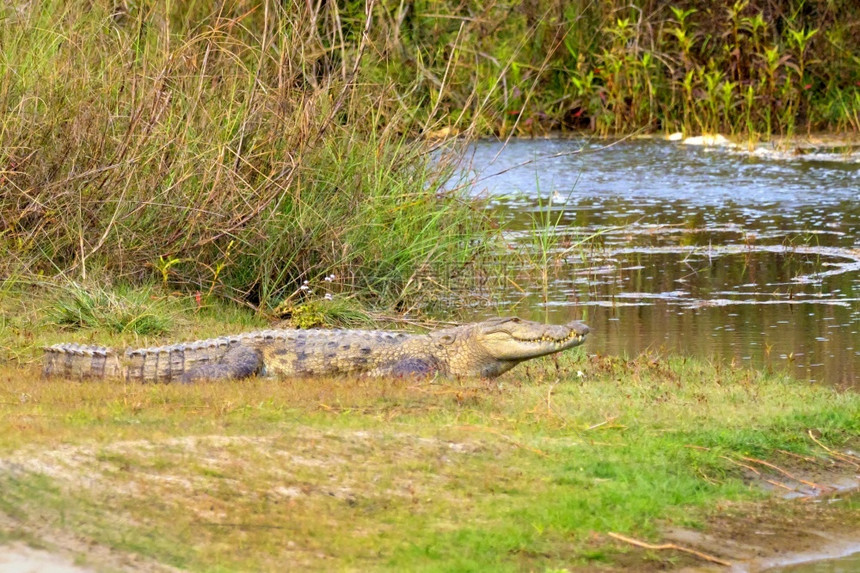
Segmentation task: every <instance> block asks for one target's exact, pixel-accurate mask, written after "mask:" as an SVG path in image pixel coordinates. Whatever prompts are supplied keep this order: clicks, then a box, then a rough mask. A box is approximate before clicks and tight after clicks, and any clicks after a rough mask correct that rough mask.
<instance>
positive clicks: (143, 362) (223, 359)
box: [43, 318, 588, 383]
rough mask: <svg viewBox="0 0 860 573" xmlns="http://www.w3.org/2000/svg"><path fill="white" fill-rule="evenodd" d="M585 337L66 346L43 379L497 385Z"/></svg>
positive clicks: (354, 335)
mask: <svg viewBox="0 0 860 573" xmlns="http://www.w3.org/2000/svg"><path fill="white" fill-rule="evenodd" d="M587 334H588V327H587V326H585V325H584V324H582V323H580V322H571V323H569V324H566V325H548V324H541V323H538V322H532V321H528V320H521V319H519V318H493V319H490V320H485V321H483V322H476V323H472V324H464V325H462V326H456V327H451V328H445V329H441V330H436V331H432V332H430V333H427V334H409V333H405V332H391V331H380V330H324V329H308V330H294V329H284V330H261V331H257V332H248V333H245V334H237V335H233V336H222V337H219V338H210V339H207V340H198V341H196V342H188V343H181V344H173V345H170V346H155V347H150V348H136V349H128V350H125V351H124V352H118V351H116V350H114V349H111V348H107V347H103V346H91V345H80V344H73V343H64V344H56V345H54V346H49V347H47V348H45V349H44V350H45V359H44V367H43V374H44V375H45V376H59V377H65V378H117V379H124V380H136V381H144V382H171V381H179V382H185V383H187V382H195V381H200V380H240V379H243V378H248V377H250V376H276V377H283V378H297V377H311V376H336V375H342V374H346V375H355V376H394V377H402V376H435V375H440V376H445V377H455V378H458V377H480V378H494V377H496V376H498V375H500V374H502V373H504V372H507V371H508V370H510V369H511V368H513V367H514V366H516V365H517V364H519V363H520V362H523V361H524V360H529V359H530V358H535V357H538V356H544V355H546V354H552V353H554V352H560V351H562V350H566V349H568V348H573V347H574V346H578V345H580V344H582V343H583V342H584V341H585V337H586V335H587Z"/></svg>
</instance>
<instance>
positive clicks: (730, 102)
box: [0, 0, 860, 571]
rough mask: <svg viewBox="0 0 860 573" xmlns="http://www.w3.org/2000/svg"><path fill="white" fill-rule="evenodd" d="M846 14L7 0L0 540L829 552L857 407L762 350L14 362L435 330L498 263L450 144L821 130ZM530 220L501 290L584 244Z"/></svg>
mask: <svg viewBox="0 0 860 573" xmlns="http://www.w3.org/2000/svg"><path fill="white" fill-rule="evenodd" d="M858 22H860V6H858V5H857V4H856V3H855V2H849V1H847V0H836V1H834V0H788V1H785V2H772V1H768V2H764V1H759V0H738V1H735V2H726V1H718V2H710V3H702V2H692V1H678V2H673V3H665V2H658V1H657V0H638V1H636V2H633V3H630V2H621V1H616V0H612V1H609V2H591V1H586V0H581V1H572V2H560V1H556V0H528V1H525V2H444V1H443V2H421V1H417V0H415V1H409V0H404V1H398V2H392V1H387V0H386V1H373V0H370V1H367V2H270V1H266V0H263V1H253V2H252V1H242V0H236V1H227V2H219V3H214V4H213V3H205V2H187V3H185V2H127V1H118V2H106V1H100V0H86V1H85V0H66V1H59V0H47V1H45V2H7V3H4V4H3V5H2V6H0V46H2V50H0V52H2V54H0V104H2V105H0V114H2V115H0V118H1V119H0V252H2V253H3V256H2V257H0V281H2V282H0V552H2V551H4V547H8V546H9V545H10V544H20V543H26V544H28V545H31V546H33V547H37V548H42V549H47V550H48V551H50V552H54V553H59V554H63V555H65V556H67V557H68V558H69V559H71V560H74V561H75V562H76V563H77V564H79V565H81V566H82V567H91V568H94V569H96V570H101V569H109V570H141V571H161V570H175V568H180V569H188V570H194V571H198V570H199V571H247V570H273V571H274V570H282V569H283V566H284V564H291V565H293V566H294V567H295V568H296V569H305V570H349V569H353V570H354V569H360V570H427V571H431V570H434V571H435V570H440V571H441V570H445V571H453V570H456V571H469V570H473V571H485V570H488V569H492V570H499V571H505V570H511V571H513V570H534V571H563V570H566V571H600V570H605V571H622V570H634V571H636V570H638V571H652V570H658V569H680V568H683V567H686V566H692V565H696V566H698V565H702V564H708V563H710V564H711V565H714V566H717V567H722V566H723V565H721V564H720V563H726V562H732V563H752V561H750V559H752V557H751V556H750V555H751V554H752V553H755V552H758V554H759V555H760V556H761V555H765V556H776V555H780V554H784V553H785V552H786V551H788V550H802V549H804V548H815V547H819V545H820V539H818V538H816V537H814V536H811V535H809V534H808V531H809V530H810V529H813V528H814V529H816V530H818V531H822V532H825V533H826V534H827V535H828V536H830V537H831V538H833V539H837V538H839V539H842V538H845V539H849V540H850V539H855V540H856V538H857V535H858V532H860V521H858V517H857V516H858V515H860V511H858V504H860V500H858V498H857V497H856V494H855V495H854V496H853V497H852V496H851V495H850V493H849V491H850V490H852V488H853V489H856V487H857V478H856V476H857V474H858V468H860V457H858V453H857V452H858V449H860V441H858V435H860V434H858V433H860V397H858V395H857V394H856V393H852V392H840V391H838V390H837V389H835V388H832V387H829V386H827V385H826V384H809V383H801V382H799V381H797V380H794V379H792V378H790V377H788V376H786V375H784V374H782V373H780V372H778V371H755V370H750V369H744V368H734V367H730V366H729V365H725V364H719V363H709V362H708V361H705V360H695V359H689V358H685V357H680V356H672V355H665V354H661V353H654V354H644V355H642V356H638V357H630V358H627V357H612V356H600V355H596V354H594V353H588V347H587V342H586V343H585V345H583V346H582V347H579V348H576V349H571V350H567V351H565V352H563V353H561V354H554V355H551V356H548V357H543V358H538V359H535V360H533V361H529V362H527V363H525V364H522V365H520V366H519V367H518V368H517V369H516V370H513V371H512V372H509V373H507V374H504V375H503V376H501V377H499V378H498V379H495V380H493V381H486V380H479V379H468V378H464V379H460V380H458V379H442V378H440V379H434V380H420V379H411V378H408V377H407V378H405V379H393V378H389V377H382V378H380V379H376V380H373V381H371V380H362V379H341V378H331V377H317V378H314V379H313V380H312V381H309V380H289V379H258V378H251V379H250V380H246V381H243V382H241V383H236V382H227V383H225V382H220V383H219V382H208V381H204V382H199V383H195V384H187V385H182V384H143V383H137V382H128V381H124V382H123V381H120V382H118V381H116V380H94V381H88V382H81V381H79V380H67V379H56V378H53V379H43V378H41V377H40V376H39V374H38V365H39V364H40V362H41V360H42V350H41V349H42V347H43V346H48V345H52V344H57V343H61V342H73V343H78V344H88V345H104V346H111V347H116V348H124V347H135V348H137V347H148V346H155V345H163V344H169V343H170V344H173V343H181V342H186V341H190V340H195V339H201V338H209V337H213V336H220V335H224V334H236V333H241V332H248V331H252V330H262V329H266V328H270V327H272V324H273V323H275V322H277V321H288V322H289V325H290V326H291V327H297V328H310V327H332V326H334V327H343V326H347V327H363V328H380V325H382V327H384V328H387V329H403V330H409V331H423V328H424V327H426V326H438V327H444V326H450V325H451V324H452V323H458V322H462V321H461V320H460V319H461V318H462V317H460V316H457V315H456V314H455V313H452V312H451V311H450V309H449V308H448V307H447V306H446V303H445V301H447V300H450V299H451V298H452V297H457V296H459V293H458V291H456V289H454V288H453V287H452V285H453V284H457V281H458V280H459V279H462V278H464V277H466V278H468V280H464V282H465V283H468V284H474V282H475V281H480V280H483V278H484V277H492V276H493V273H492V269H489V268H487V266H486V265H488V264H489V263H488V261H491V260H496V259H498V255H499V253H500V252H508V251H510V249H509V248H508V245H507V242H506V241H505V240H504V224H503V223H501V222H500V221H499V220H497V218H496V217H495V216H494V214H493V212H492V210H489V209H487V208H486V207H487V205H486V204H485V202H484V201H483V200H481V199H479V198H476V197H474V196H472V195H471V194H469V193H468V192H467V189H466V187H467V186H466V185H465V184H463V185H460V184H458V179H457V178H458V177H459V176H460V173H461V172H460V171H459V170H458V162H459V161H460V159H461V157H462V154H463V151H464V149H465V146H466V145H467V144H468V142H469V141H472V140H474V138H477V137H501V138H506V137H508V136H535V135H543V134H546V133H549V132H551V131H557V132H564V133H582V134H587V135H588V136H590V137H613V138H614V137H620V136H628V135H633V134H642V133H656V134H662V133H667V134H668V133H674V132H683V133H684V134H686V135H700V134H703V133H723V134H726V135H727V136H729V137H731V138H733V139H734V140H735V141H739V142H758V141H761V140H768V139H769V138H771V137H774V136H782V137H791V136H794V135H798V134H806V133H810V132H821V131H826V132H830V133H838V134H841V135H844V136H846V137H849V138H850V137H851V136H852V135H853V134H856V132H857V131H858V130H860V65H858V64H860V62H858V54H860V45H858V43H860V35H858V34H857V33H856V28H857V24H858ZM526 159H527V158H526ZM541 217H543V218H541ZM554 217H555V215H554V214H553V213H552V212H551V210H550V209H548V208H547V209H545V210H544V211H543V212H542V214H538V215H536V216H535V218H534V221H535V229H534V233H533V237H532V239H533V240H532V243H533V244H534V245H535V246H536V248H535V249H534V251H530V252H528V253H523V254H522V257H524V260H526V261H527V262H528V264H525V265H521V266H522V267H523V268H527V269H531V270H527V271H523V272H524V273H525V274H526V275H528V276H524V277H520V276H517V280H518V281H525V282H528V281H531V280H533V281H534V283H535V284H538V283H541V282H543V283H544V284H546V283H547V281H549V280H550V279H551V273H550V272H548V268H549V265H551V264H554V263H553V262H552V261H551V260H550V257H548V256H547V253H549V251H550V248H551V247H553V246H554V245H556V244H561V243H562V242H563V243H564V244H565V245H569V248H568V247H565V249H566V250H568V251H570V252H574V251H575V250H576V248H579V247H581V248H583V249H585V248H586V247H588V246H591V245H593V244H599V241H600V233H599V232H598V233H597V234H596V235H593V236H586V237H573V238H569V237H564V238H562V237H557V236H556V235H554V234H553V232H552V231H553V229H552V227H553V221H554V220H555V219H554ZM535 253H537V255H535ZM529 273H533V276H531V275H529ZM475 277H478V278H477V279H476V278H475ZM487 280H488V281H492V280H493V279H492V278H490V279H487ZM502 310H504V309H502ZM500 312H501V311H500ZM532 318H533V317H532ZM573 318H581V317H579V316H574V317H571V319H573ZM586 318H587V317H586ZM852 480H853V481H852ZM783 491H784V492H786V493H790V495H791V496H797V497H800V498H802V499H806V500H807V501H806V502H801V503H804V505H801V504H799V503H798V502H788V501H786V500H783V499H782V498H781V497H780V496H778V495H774V492H783ZM822 500H826V501H827V502H828V503H817V501H822ZM761 531H766V532H769V533H768V536H766V539H765V536H764V534H762V536H760V537H761V538H759V537H757V536H758V532H761ZM804 532H806V533H804ZM706 538H708V539H710V540H711V541H710V542H706V541H704V540H705V539H706ZM714 540H716V541H717V542H714ZM722 540H726V541H727V542H726V543H720V541H722ZM731 540H734V542H735V544H734V545H732V544H731V543H728V541H731ZM739 541H745V542H747V543H748V545H747V546H745V547H747V549H749V551H747V553H744V548H743V547H740V546H739V545H738V542H739ZM750 548H751V549H750ZM751 566H752V565H751Z"/></svg>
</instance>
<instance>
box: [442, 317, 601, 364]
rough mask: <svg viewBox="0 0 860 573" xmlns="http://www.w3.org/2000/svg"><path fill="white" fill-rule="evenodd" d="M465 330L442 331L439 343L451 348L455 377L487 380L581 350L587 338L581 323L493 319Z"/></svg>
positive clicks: (450, 354)
mask: <svg viewBox="0 0 860 573" xmlns="http://www.w3.org/2000/svg"><path fill="white" fill-rule="evenodd" d="M466 328H467V330H466V331H465V332H463V331H461V332H454V331H453V330H452V331H448V332H446V331H440V333H439V334H441V335H442V336H441V337H440V339H438V341H439V342H441V343H442V344H447V345H449V349H448V352H447V354H448V361H449V363H450V365H451V370H452V373H453V374H455V375H465V376H481V377H485V378H492V377H494V376H498V375H499V374H502V373H503V372H507V371H508V370H510V369H511V368H513V367H514V366H516V365H517V364H519V363H520V362H522V361H524V360H528V359H530V358H536V357H538V356H544V355H546V354H552V353H554V352H560V351H562V350H567V349H568V348H573V347H574V346H579V345H580V344H582V343H583V342H584V341H585V336H586V335H587V334H588V327H587V326H585V325H584V324H582V323H581V322H570V323H568V324H565V325H554V324H542V323H539V322H532V321H530V320H522V319H519V318H494V319H490V320H486V321H484V322H478V323H475V324H472V325H468V327H466ZM454 330H456V329H454Z"/></svg>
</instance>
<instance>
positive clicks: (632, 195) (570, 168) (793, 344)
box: [469, 139, 860, 387]
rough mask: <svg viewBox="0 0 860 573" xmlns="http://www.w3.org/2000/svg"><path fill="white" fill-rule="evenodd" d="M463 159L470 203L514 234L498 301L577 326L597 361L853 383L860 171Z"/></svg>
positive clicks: (746, 159) (544, 155)
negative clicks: (695, 364) (653, 362)
mask: <svg viewBox="0 0 860 573" xmlns="http://www.w3.org/2000/svg"><path fill="white" fill-rule="evenodd" d="M469 159H470V161H471V163H470V171H469V173H470V175H471V177H472V179H473V186H472V187H471V189H472V191H473V193H475V194H487V195H489V199H490V205H491V208H492V209H494V210H495V211H496V213H497V214H498V215H499V217H501V218H502V219H503V220H504V221H505V222H506V225H507V226H506V228H507V229H509V231H508V234H507V237H508V241H509V243H510V245H509V247H510V248H509V250H508V253H506V254H504V255H502V257H501V258H502V260H501V261H500V265H501V268H502V270H501V271H500V272H501V274H503V275H504V276H503V277H501V278H502V280H501V281H499V282H500V283H501V284H503V285H506V286H505V288H503V289H502V290H501V292H492V293H484V294H485V295H487V296H488V299H487V300H489V301H490V302H492V303H493V304H497V303H501V304H503V305H504V306H507V307H511V308H512V310H513V311H514V312H517V313H518V314H520V315H522V316H525V317H531V318H535V319H541V320H551V321H557V322H562V321H566V320H568V319H570V318H582V319H584V320H586V321H587V322H588V324H589V326H590V327H591V328H592V335H591V337H590V339H589V342H588V348H589V349H590V350H592V351H595V352H603V353H628V354H634V353H638V352H640V351H643V350H649V349H650V350H655V351H659V350H663V349H665V350H670V351H677V352H682V353H688V354H692V355H698V356H705V357H713V358H718V359H723V360H725V361H726V362H728V363H735V364H744V365H746V364H749V365H752V366H756V367H774V368H776V367H782V366H787V367H789V368H791V369H793V370H794V371H795V372H796V373H798V374H799V375H801V376H804V377H806V378H809V379H811V380H815V381H821V382H826V383H830V384H837V385H840V386H847V387H851V386H854V387H856V384H855V382H854V378H855V373H857V372H858V371H860V370H858V367H860V336H858V330H860V236H858V230H860V202H858V199H860V165H858V164H852V163H846V162H825V161H807V160H803V159H797V160H793V161H788V160H784V161H774V160H767V161H765V160H762V159H759V158H755V157H750V156H742V155H738V154H732V153H730V152H728V151H726V150H719V149H717V150H710V149H704V148H690V147H684V146H680V145H678V144H673V143H668V142H658V141H634V142H622V143H618V144H615V145H613V146H610V147H608V148H601V146H600V145H597V144H590V143H584V142H583V141H582V140H573V141H571V140H560V139H556V140H538V141H513V142H510V143H509V144H508V145H507V146H503V145H502V144H500V143H495V142H481V143H478V144H476V145H475V146H474V148H473V149H472V153H471V154H470V156H469ZM523 164H525V165H523ZM516 166H518V167H516ZM494 174H497V175H494ZM535 228H538V229H542V232H541V234H540V236H539V237H538V238H536V237H535V233H534V232H533V231H534V229H535ZM583 239H587V240H585V241H584V240H583ZM536 269H539V270H545V274H541V273H540V272H538V273H536V272H535V270H536ZM491 312H492V311H489V310H486V309H483V310H482V309H480V308H477V309H476V310H475V314H488V313H491Z"/></svg>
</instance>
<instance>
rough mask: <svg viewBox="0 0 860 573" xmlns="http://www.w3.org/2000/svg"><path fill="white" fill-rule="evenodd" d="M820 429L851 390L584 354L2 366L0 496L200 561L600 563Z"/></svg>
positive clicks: (364, 565)
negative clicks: (118, 369)
mask: <svg viewBox="0 0 860 573" xmlns="http://www.w3.org/2000/svg"><path fill="white" fill-rule="evenodd" d="M809 430H812V431H813V432H814V435H815V436H820V439H821V440H822V441H823V443H825V444H827V445H828V446H829V447H831V448H833V449H835V450H840V449H844V448H846V447H856V444H857V437H858V435H860V398H858V396H857V395H855V394H840V393H837V392H835V391H833V390H830V389H828V388H825V387H821V386H814V385H809V384H806V383H802V382H799V381H796V380H793V379H790V378H786V377H782V376H779V375H764V374H760V373H755V372H751V371H746V370H733V369H727V368H723V367H719V366H714V365H709V364H706V363H702V362H696V361H691V360H685V359H675V358H654V357H642V358H639V359H635V360H621V359H610V358H598V357H592V358H588V357H586V356H585V355H584V353H583V352H582V351H581V350H578V351H574V352H571V353H568V354H567V355H565V356H563V357H561V358H560V359H559V360H558V361H557V362H554V361H553V360H550V359H546V360H540V361H535V362H533V363H530V364H529V365H528V367H524V366H521V367H519V368H518V369H517V370H515V371H514V372H513V373H511V374H509V375H507V376H506V377H503V378H500V379H499V380H498V381H497V382H494V383H489V384H488V383H482V382H479V381H463V382H451V381H437V382H416V381H393V380H366V381H356V380H313V381H308V380H306V381H277V380H255V381H247V382H242V383H231V384H201V385H196V386H170V385H136V384H122V383H115V382H90V383H73V382H66V381H61V380H50V381H46V380H39V379H38V378H36V377H35V376H33V375H32V374H28V373H26V372H21V371H16V370H12V369H9V368H6V370H5V371H4V372H3V373H2V376H0V458H2V459H3V460H5V462H4V463H5V465H4V467H5V468H6V469H5V471H3V472H0V481H2V484H0V485H2V488H3V491H4V495H3V497H2V507H0V510H2V511H3V512H4V513H6V514H8V515H11V516H13V517H15V518H16V519H18V520H20V521H21V523H22V524H24V526H26V525H27V524H35V523H37V522H38V523H42V524H47V525H48V526H49V527H50V528H55V529H59V530H63V531H69V532H74V533H75V534H77V535H82V536H85V538H87V539H91V540H93V541H95V542H97V543H99V544H104V545H107V546H111V547H115V548H118V549H121V550H124V551H129V552H132V553H137V554H140V555H142V556H145V557H147V558H150V559H154V560H157V561H161V562H164V563H168V564H172V565H174V566H178V567H183V568H189V569H191V570H223V571H232V570H249V569H254V570H275V569H278V567H279V566H281V565H282V564H283V563H284V562H291V563H296V564H298V565H301V566H303V567H306V568H312V569H329V570H330V569H343V568H359V569H363V570H365V569H370V570H403V569H404V568H405V569H409V570H424V571H436V570H440V571H441V570H445V571H450V570H475V571H477V570H487V569H493V570H502V571H504V570H512V571H513V570H521V569H523V568H525V569H531V570H543V569H551V568H561V567H566V566H578V567H586V568H587V567H589V566H590V565H589V564H592V565H593V564H598V563H604V564H611V563H613V562H615V560H617V559H619V558H622V555H623V553H624V550H622V549H619V548H618V546H616V545H614V544H613V543H611V542H610V541H609V540H608V538H607V537H605V534H606V533H607V532H609V531H613V532H618V533H622V534H623V533H626V534H630V535H634V536H639V537H644V538H657V539H659V537H660V534H659V531H660V528H661V527H663V526H664V525H666V524H675V525H681V526H685V527H693V528H699V527H702V526H703V524H704V523H706V522H707V517H708V514H709V511H711V510H712V509H713V508H714V507H715V506H717V505H724V504H725V503H726V502H732V503H741V502H743V500H756V499H760V498H762V497H763V496H764V493H763V491H762V490H761V489H760V488H759V487H757V486H755V485H750V483H749V482H748V481H747V480H746V479H745V477H744V473H743V471H742V470H741V469H740V466H739V465H737V463H732V461H730V460H733V461H734V462H741V461H742V460H743V459H744V457H749V458H756V459H767V460H770V461H772V462H775V463H778V464H781V465H785V464H788V463H790V462H791V461H792V460H791V458H787V457H786V455H785V454H781V453H779V452H777V450H785V451H790V452H795V453H798V454H803V455H811V456H814V457H816V458H817V459H819V460H820V462H819V464H820V466H821V467H829V463H830V462H827V461H826V456H825V454H824V452H823V450H821V449H820V448H819V447H818V446H817V445H815V444H814V443H813V442H812V441H811V440H810V439H809V438H808V437H807V431H809ZM726 458H728V460H727V459H726ZM744 463H747V464H749V463H750V462H744ZM813 465H814V464H813ZM759 469H761V470H763V471H764V472H767V469H766V468H764V467H760V468H759ZM772 477H775V479H780V477H781V476H779V475H778V474H774V476H772ZM298 565H297V566H298Z"/></svg>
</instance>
